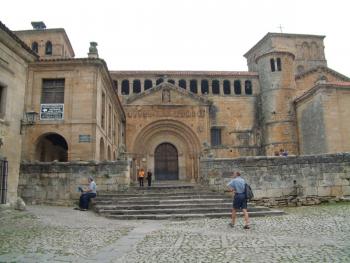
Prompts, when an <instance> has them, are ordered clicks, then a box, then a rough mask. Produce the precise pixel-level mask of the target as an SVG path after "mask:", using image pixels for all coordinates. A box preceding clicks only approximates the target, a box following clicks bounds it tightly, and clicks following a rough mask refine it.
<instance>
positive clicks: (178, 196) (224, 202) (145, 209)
mask: <svg viewBox="0 0 350 263" xmlns="http://www.w3.org/2000/svg"><path fill="white" fill-rule="evenodd" d="M231 208H232V198H231V197H230V196H229V195H225V194H224V193H217V192H213V191H210V190H208V189H206V188H203V187H199V186H196V185H193V184H184V183H178V182H175V183H174V184H173V185H172V184H170V183H169V182H167V183H163V184H159V185H155V186H152V187H150V188H139V187H133V188H131V189H130V190H129V191H128V192H127V193H120V192H119V193H98V196H97V197H96V198H95V206H94V209H95V211H96V212H97V213H99V214H100V215H103V216H106V217H109V218H114V219H187V218H201V217H210V218H213V217H230V215H231ZM248 213H249V214H250V215H251V216H268V215H281V214H283V213H284V212H283V211H276V210H270V209H269V208H266V207H255V206H254V205H252V204H249V207H248Z"/></svg>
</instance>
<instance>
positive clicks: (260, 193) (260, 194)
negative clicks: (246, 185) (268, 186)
mask: <svg viewBox="0 0 350 263" xmlns="http://www.w3.org/2000/svg"><path fill="white" fill-rule="evenodd" d="M253 193H254V198H263V197H267V193H266V190H262V189H253Z"/></svg>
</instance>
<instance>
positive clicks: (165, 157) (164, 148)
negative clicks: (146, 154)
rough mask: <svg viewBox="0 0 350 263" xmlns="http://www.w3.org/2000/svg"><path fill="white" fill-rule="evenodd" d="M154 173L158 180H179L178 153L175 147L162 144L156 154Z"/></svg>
mask: <svg viewBox="0 0 350 263" xmlns="http://www.w3.org/2000/svg"><path fill="white" fill-rule="evenodd" d="M154 173H155V179H156V180H178V179H179V161H178V152H177V149H176V148H175V146H174V145H172V144H170V143H162V144H160V145H158V146H157V148H156V150H155V152H154Z"/></svg>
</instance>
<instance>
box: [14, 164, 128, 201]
mask: <svg viewBox="0 0 350 263" xmlns="http://www.w3.org/2000/svg"><path fill="white" fill-rule="evenodd" d="M89 176H92V177H93V178H94V180H95V182H96V184H97V192H99V191H103V192H106V191H116V190H120V191H123V190H125V189H127V188H128V187H129V183H130V179H129V178H130V171H129V163H128V161H126V160H125V161H124V160H123V161H114V162H100V163H99V162H93V161H91V162H68V163H67V162H65V163H60V162H52V163H40V162H36V163H22V164H21V172H20V178H19V185H18V196H20V197H22V198H23V200H24V201H25V202H26V203H30V204H53V205H71V204H73V203H74V202H75V201H76V200H78V199H79V196H80V193H79V192H78V191H77V188H78V186H87V185H88V180H87V179H88V177H89Z"/></svg>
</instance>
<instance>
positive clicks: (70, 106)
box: [1, 23, 350, 182]
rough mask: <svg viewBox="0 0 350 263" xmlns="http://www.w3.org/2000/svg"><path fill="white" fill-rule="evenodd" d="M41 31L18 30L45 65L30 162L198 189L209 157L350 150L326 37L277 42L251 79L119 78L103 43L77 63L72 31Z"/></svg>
mask: <svg viewBox="0 0 350 263" xmlns="http://www.w3.org/2000/svg"><path fill="white" fill-rule="evenodd" d="M33 27H34V28H33V29H32V30H24V31H15V32H13V33H14V34H16V35H17V36H18V38H20V39H21V40H22V41H23V42H24V43H26V45H27V46H28V47H29V48H30V49H31V50H32V51H33V52H34V53H36V54H37V56H38V58H37V59H35V60H33V61H30V62H28V69H27V83H26V91H25V92H26V93H25V94H26V95H25V99H24V112H29V111H33V112H37V113H38V119H37V121H36V122H35V124H34V125H30V126H28V127H25V130H24V131H23V134H22V139H23V142H22V153H21V159H22V160H23V161H28V162H33V161H41V162H48V161H54V160H57V161H62V162H67V161H76V160H80V161H86V160H96V161H105V160H108V161H114V160H117V159H120V158H124V157H125V156H127V157H128V158H129V160H130V161H131V175H130V176H131V179H132V180H136V174H137V170H138V169H140V168H144V169H145V170H149V171H151V172H152V173H153V174H154V176H155V179H156V180H183V181H191V182H196V181H199V180H198V179H199V177H200V160H201V159H203V158H237V157H242V156H261V155H267V156H269V155H271V156H272V155H275V153H276V152H279V151H280V149H283V150H284V151H287V152H288V153H289V154H290V155H305V154H307V155H310V154H321V153H336V152H347V151H350V121H349V120H350V117H349V116H350V110H349V107H348V106H347V105H349V103H350V79H349V78H348V77H346V76H344V75H342V74H340V73H338V72H336V71H334V70H332V69H330V68H329V67H328V66H327V60H326V58H325V53H324V42H323V40H324V36H318V35H303V34H284V33H267V34H266V35H265V36H264V37H263V38H262V39H261V40H260V41H259V42H258V43H257V44H256V45H254V46H253V47H252V48H251V49H250V50H249V51H248V52H247V53H246V54H244V56H245V57H246V59H247V64H248V70H247V71H113V70H112V71H111V70H109V69H108V68H107V66H106V63H105V62H104V61H103V60H102V59H100V58H99V57H98V52H97V48H96V45H97V44H96V43H94V42H92V43H91V46H90V49H89V56H88V57H87V58H74V51H73V48H72V46H71V44H70V41H69V38H68V36H67V35H66V33H65V31H64V29H46V27H45V25H44V24H43V23H42V24H41V23H34V24H33ZM107 59H108V58H107ZM2 85H5V84H2ZM1 151H3V150H1ZM2 154H4V155H6V153H5V152H2ZM13 176H15V175H13Z"/></svg>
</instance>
